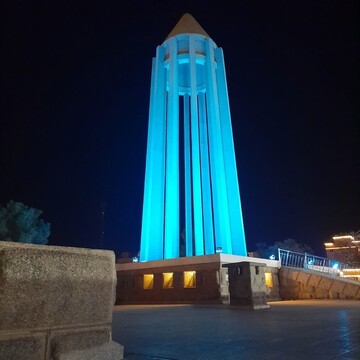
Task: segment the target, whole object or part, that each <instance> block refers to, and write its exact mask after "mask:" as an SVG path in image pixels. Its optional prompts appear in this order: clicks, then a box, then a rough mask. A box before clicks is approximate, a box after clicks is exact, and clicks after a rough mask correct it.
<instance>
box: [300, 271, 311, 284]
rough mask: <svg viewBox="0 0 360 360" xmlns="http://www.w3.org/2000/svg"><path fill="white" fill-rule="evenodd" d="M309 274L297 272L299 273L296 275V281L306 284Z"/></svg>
mask: <svg viewBox="0 0 360 360" xmlns="http://www.w3.org/2000/svg"><path fill="white" fill-rule="evenodd" d="M310 276H311V275H310V274H308V273H306V272H299V275H298V277H297V281H298V282H300V283H303V284H307V283H308V281H309V279H310Z"/></svg>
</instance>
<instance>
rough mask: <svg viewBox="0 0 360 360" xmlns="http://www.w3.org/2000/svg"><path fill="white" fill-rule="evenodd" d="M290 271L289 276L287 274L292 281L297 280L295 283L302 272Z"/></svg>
mask: <svg viewBox="0 0 360 360" xmlns="http://www.w3.org/2000/svg"><path fill="white" fill-rule="evenodd" d="M288 270H289V272H288V274H287V278H288V279H290V280H295V281H297V279H298V277H299V274H300V272H299V271H297V270H293V269H288Z"/></svg>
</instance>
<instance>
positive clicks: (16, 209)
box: [0, 200, 50, 244]
mask: <svg viewBox="0 0 360 360" xmlns="http://www.w3.org/2000/svg"><path fill="white" fill-rule="evenodd" d="M41 215H42V211H41V210H38V209H34V208H31V207H28V206H26V205H24V204H23V203H21V202H16V201H12V200H11V201H10V202H9V203H8V204H7V205H6V207H2V206H0V240H2V241H14V242H22V243H28V244H30V243H31V244H47V242H48V237H49V235H50V223H47V222H44V220H42V219H40V216H41Z"/></svg>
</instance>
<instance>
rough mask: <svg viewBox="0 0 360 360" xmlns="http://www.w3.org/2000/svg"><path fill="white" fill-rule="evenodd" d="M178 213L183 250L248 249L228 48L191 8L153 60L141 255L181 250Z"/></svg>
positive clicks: (239, 252) (168, 255)
mask: <svg viewBox="0 0 360 360" xmlns="http://www.w3.org/2000/svg"><path fill="white" fill-rule="evenodd" d="M194 29H195V30H194ZM180 104H181V108H180ZM180 128H181V129H183V131H181V132H180ZM182 134H183V135H182ZM181 136H183V138H181ZM182 144H183V146H184V149H180V146H181V145H182ZM180 154H181V156H180ZM181 158H183V161H181V160H180V159H181ZM180 178H181V179H183V188H181V189H180V187H182V183H181V182H180ZM180 194H181V196H182V197H183V200H182V199H180ZM180 204H183V205H181V206H183V209H182V208H181V206H180ZM180 212H184V215H183V216H182V215H181V213H180ZM180 218H183V219H184V222H185V223H184V227H185V255H186V256H194V255H210V254H215V253H218V252H219V249H221V251H220V252H222V253H225V254H233V255H242V256H246V255H247V250H246V242H245V233H244V225H243V218H242V211H241V202H240V192H239V185H238V175H237V169H236V159H235V151H234V142H233V135H232V127H231V116H230V107H229V99H228V92H227V84H226V74H225V65H224V57H223V52H222V49H221V48H218V47H217V46H216V44H215V43H214V41H213V40H212V39H211V38H210V37H209V36H208V35H207V34H206V32H205V31H204V30H203V29H202V28H201V26H200V25H199V24H198V23H197V22H196V20H195V19H194V18H192V17H191V15H188V14H185V15H184V16H183V17H182V18H181V19H180V21H179V23H178V24H177V26H176V27H175V28H174V29H173V31H172V32H171V33H170V35H169V36H168V38H167V39H166V40H165V41H164V42H163V44H162V45H160V46H158V48H157V51H156V57H155V58H154V59H153V66H152V76H151V92H150V110H149V128H148V142H147V154H146V170H145V186H144V202H143V218H142V230H141V247H140V260H141V261H150V260H161V259H171V258H177V257H179V256H180V233H181V231H182V229H181V228H180V227H183V226H180Z"/></svg>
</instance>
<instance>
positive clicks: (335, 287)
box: [330, 279, 346, 294]
mask: <svg viewBox="0 0 360 360" xmlns="http://www.w3.org/2000/svg"><path fill="white" fill-rule="evenodd" d="M345 285H346V283H345V282H344V281H341V280H337V279H335V280H334V282H333V283H332V286H331V288H330V290H331V291H332V292H335V293H339V294H341V293H342V292H343V291H344V287H345Z"/></svg>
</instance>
